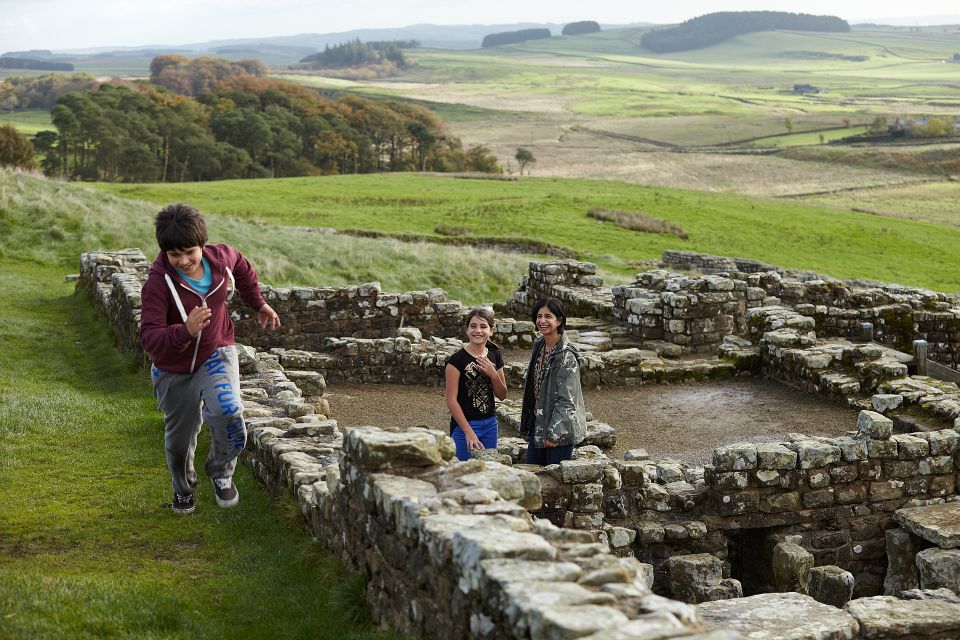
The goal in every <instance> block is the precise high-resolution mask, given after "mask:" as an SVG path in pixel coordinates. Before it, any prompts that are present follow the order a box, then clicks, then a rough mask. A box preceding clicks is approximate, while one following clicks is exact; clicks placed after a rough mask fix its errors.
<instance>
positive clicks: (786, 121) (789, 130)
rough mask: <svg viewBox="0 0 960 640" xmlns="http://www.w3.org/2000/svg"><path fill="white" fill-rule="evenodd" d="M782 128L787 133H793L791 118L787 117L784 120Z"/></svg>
mask: <svg viewBox="0 0 960 640" xmlns="http://www.w3.org/2000/svg"><path fill="white" fill-rule="evenodd" d="M783 126H784V127H786V128H787V133H793V118H791V117H789V116H788V117H786V118H784V119H783Z"/></svg>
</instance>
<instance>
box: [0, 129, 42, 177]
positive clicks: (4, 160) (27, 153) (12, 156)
mask: <svg viewBox="0 0 960 640" xmlns="http://www.w3.org/2000/svg"><path fill="white" fill-rule="evenodd" d="M0 167H14V168H16V169H36V168H37V163H36V161H35V160H34V158H33V145H32V144H30V141H29V140H28V139H27V137H26V136H25V135H23V134H22V133H20V132H19V131H17V130H16V129H15V128H14V127H13V125H10V124H5V125H3V126H0Z"/></svg>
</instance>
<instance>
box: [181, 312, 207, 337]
mask: <svg viewBox="0 0 960 640" xmlns="http://www.w3.org/2000/svg"><path fill="white" fill-rule="evenodd" d="M212 313H213V312H212V311H210V307H194V308H193V309H191V310H190V315H188V316H187V322H186V325H187V332H188V333H189V334H190V337H191V338H196V337H197V334H198V333H200V332H201V331H203V330H204V329H206V328H207V325H208V324H210V315H211V314H212Z"/></svg>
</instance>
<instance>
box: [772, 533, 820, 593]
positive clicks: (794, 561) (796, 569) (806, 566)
mask: <svg viewBox="0 0 960 640" xmlns="http://www.w3.org/2000/svg"><path fill="white" fill-rule="evenodd" d="M813 564H814V562H813V554H811V553H810V552H809V551H807V550H806V549H804V548H803V547H801V546H800V545H797V544H792V543H789V542H781V543H779V544H777V545H776V546H775V547H774V548H773V582H774V586H775V588H776V589H777V591H780V592H786V591H796V592H799V593H803V592H804V591H806V588H807V572H808V571H809V570H810V569H811V568H812V567H813Z"/></svg>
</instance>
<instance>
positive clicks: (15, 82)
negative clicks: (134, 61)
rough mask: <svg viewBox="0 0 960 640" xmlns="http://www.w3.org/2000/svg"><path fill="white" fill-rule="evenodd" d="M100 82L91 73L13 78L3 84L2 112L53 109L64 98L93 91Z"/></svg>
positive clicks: (1, 90)
mask: <svg viewBox="0 0 960 640" xmlns="http://www.w3.org/2000/svg"><path fill="white" fill-rule="evenodd" d="M99 86H100V82H99V81H98V80H97V79H96V78H94V77H93V76H91V75H89V74H87V73H72V74H66V73H46V74H44V75H42V76H38V77H36V78H26V77H12V78H7V79H5V80H4V81H3V82H0V112H4V111H25V110H27V109H52V108H53V107H54V105H56V104H57V100H58V99H60V96H62V95H66V94H68V93H70V92H72V91H89V90H91V89H95V88H97V87H99Z"/></svg>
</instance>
